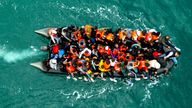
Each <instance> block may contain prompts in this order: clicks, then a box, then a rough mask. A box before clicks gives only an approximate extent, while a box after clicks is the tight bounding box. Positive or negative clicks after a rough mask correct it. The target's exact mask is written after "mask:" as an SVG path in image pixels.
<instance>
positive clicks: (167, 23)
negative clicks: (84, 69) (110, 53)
mask: <svg viewBox="0 0 192 108" xmlns="http://www.w3.org/2000/svg"><path fill="white" fill-rule="evenodd" d="M191 3H192V2H191V1H190V0H161V1H160V0H110V1H109V0H96V1H95V0H81V1H80V0H49V1H45V0H36V1H34V0H0V107H1V108H3V107H6V108H7V107H8V108H20V107H23V108H28V107H35V108H36V107H38V108H39V107H40V108H41V107H46V108H56V107H64V108H67V107H81V108H109V107H113V108H138V107H141V108H190V107H191V105H192V95H191V93H192V74H191V73H192V69H191V66H192V65H191V64H192V62H191V60H192V56H191V52H192V47H191V45H192V43H191V40H192V29H191V28H192V21H191V19H192V8H191ZM71 24H75V25H78V26H80V25H84V24H92V25H97V26H99V27H113V28H114V29H115V28H117V27H126V28H133V29H147V28H155V29H157V30H158V31H161V32H162V34H163V35H166V34H169V35H171V37H172V41H173V42H174V43H175V44H176V46H178V47H179V48H181V49H182V55H181V57H180V59H179V61H178V62H179V64H178V66H177V67H175V68H174V69H173V70H172V71H171V74H169V75H168V76H163V77H161V78H159V79H158V80H156V81H154V82H151V81H144V80H143V81H139V82H135V81H133V85H126V84H124V83H123V82H121V81H119V82H118V83H112V82H110V81H105V82H104V81H100V80H97V81H96V82H95V83H88V82H84V81H73V80H67V79H66V77H65V76H62V75H50V74H44V73H42V72H41V71H39V70H37V69H35V68H33V67H31V66H30V65H29V64H30V63H31V62H36V61H40V60H42V59H43V58H46V57H47V53H45V52H41V51H39V47H40V46H41V45H46V44H47V42H48V40H46V39H44V38H43V37H41V36H39V35H36V34H35V33H34V30H36V29H40V28H44V27H48V26H54V27H60V26H67V25H71Z"/></svg>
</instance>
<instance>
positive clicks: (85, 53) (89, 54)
mask: <svg viewBox="0 0 192 108" xmlns="http://www.w3.org/2000/svg"><path fill="white" fill-rule="evenodd" d="M82 55H84V56H86V57H89V56H91V50H90V49H88V48H85V49H83V51H81V52H80V54H79V58H81V57H82Z"/></svg>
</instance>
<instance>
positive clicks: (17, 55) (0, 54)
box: [0, 46, 39, 63]
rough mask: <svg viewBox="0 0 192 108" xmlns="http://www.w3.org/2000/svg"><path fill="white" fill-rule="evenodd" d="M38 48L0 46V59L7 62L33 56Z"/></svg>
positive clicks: (36, 53)
mask: <svg viewBox="0 0 192 108" xmlns="http://www.w3.org/2000/svg"><path fill="white" fill-rule="evenodd" d="M37 51H38V50H37V49H35V48H33V49H32V50H31V49H24V50H21V51H16V50H7V49H6V48H5V46H3V47H1V48H0V59H3V60H4V61H5V62H7V63H15V62H17V61H20V60H24V59H26V58H29V57H33V56H36V55H38V54H39V52H37Z"/></svg>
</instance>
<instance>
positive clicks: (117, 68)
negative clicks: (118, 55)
mask: <svg viewBox="0 0 192 108" xmlns="http://www.w3.org/2000/svg"><path fill="white" fill-rule="evenodd" d="M118 64H119V63H118V62H117V63H115V65H114V70H115V71H117V72H120V71H121V68H120V66H118Z"/></svg>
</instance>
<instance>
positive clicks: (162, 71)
mask: <svg viewBox="0 0 192 108" xmlns="http://www.w3.org/2000/svg"><path fill="white" fill-rule="evenodd" d="M173 66H174V62H173V61H172V60H169V61H167V66H166V67H165V68H160V69H158V70H157V75H160V74H164V73H165V71H166V69H168V72H169V71H170V70H171V68H173Z"/></svg>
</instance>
